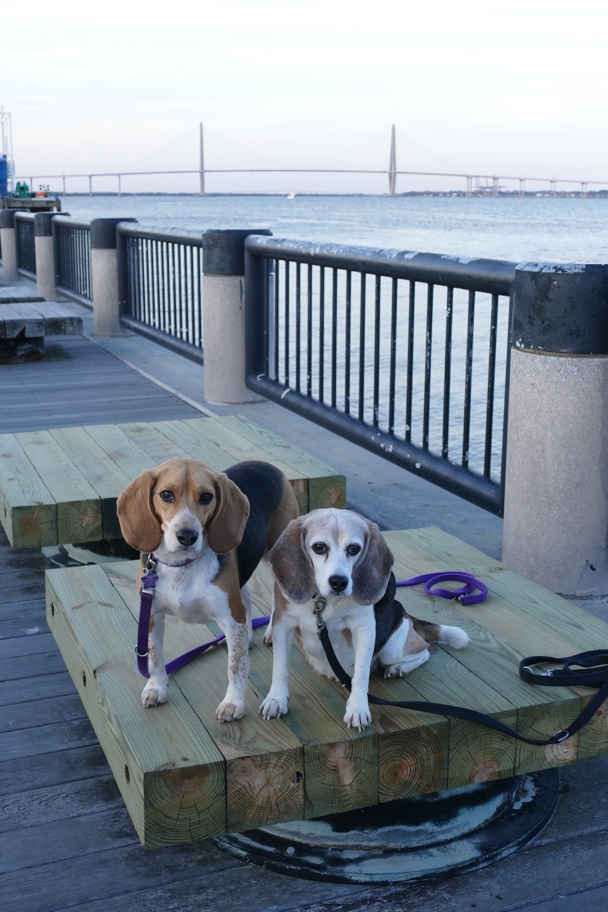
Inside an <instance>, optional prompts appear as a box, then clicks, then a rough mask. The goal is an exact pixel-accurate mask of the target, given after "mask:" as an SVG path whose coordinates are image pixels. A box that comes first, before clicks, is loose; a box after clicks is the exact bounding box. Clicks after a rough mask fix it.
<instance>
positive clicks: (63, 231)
mask: <svg viewBox="0 0 608 912" xmlns="http://www.w3.org/2000/svg"><path fill="white" fill-rule="evenodd" d="M52 225H53V240H54V249H55V287H56V289H57V291H59V292H61V294H63V295H64V296H65V297H66V298H70V299H72V300H74V301H77V302H78V303H79V304H83V305H84V306H85V307H92V306H93V289H92V281H91V223H90V222H84V221H78V220H77V219H73V218H71V217H70V216H68V215H56V216H54V218H53V221H52Z"/></svg>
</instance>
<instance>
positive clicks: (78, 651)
mask: <svg viewBox="0 0 608 912" xmlns="http://www.w3.org/2000/svg"><path fill="white" fill-rule="evenodd" d="M386 538H387V540H388V542H389V544H390V546H391V548H392V549H393V552H394V554H395V557H396V568H395V569H396V573H397V578H398V579H399V578H406V577H410V576H412V575H414V574H418V573H422V572H424V571H429V570H431V569H434V570H441V569H462V570H465V569H466V570H470V571H472V572H474V573H475V574H476V575H477V576H478V577H480V578H481V579H482V580H484V581H485V582H486V583H487V585H488V587H489V590H490V594H489V596H488V599H487V601H486V602H485V603H483V604H481V605H473V606H470V607H468V608H467V607H462V606H460V605H458V604H456V603H449V602H445V601H443V600H441V599H435V598H431V597H429V596H426V595H424V593H423V592H422V591H421V590H420V591H413V590H406V591H404V592H403V602H404V604H405V605H406V607H407V609H408V610H409V611H411V612H412V613H413V614H415V615H417V616H419V617H421V618H425V619H427V620H434V621H441V622H447V623H450V624H458V625H459V626H461V627H463V628H464V629H466V630H467V632H468V633H469V636H470V637H471V643H470V644H469V646H468V647H467V648H466V649H464V650H461V651H453V650H450V649H447V648H439V649H438V650H437V651H436V653H435V654H434V655H432V656H431V659H430V660H429V662H428V663H427V664H425V665H424V666H422V667H421V668H418V669H416V670H415V671H414V672H412V673H411V674H410V675H409V676H408V677H407V678H404V679H397V680H389V681H385V680H384V679H383V678H381V677H378V676H373V678H372V682H371V689H372V691H373V692H374V693H375V694H377V695H378V696H382V697H386V698H389V699H396V700H407V699H412V700H420V699H424V700H434V701H439V702H444V703H452V704H455V705H460V706H468V707H470V708H473V709H477V710H481V711H483V712H487V713H490V714H491V715H493V716H495V717H496V718H498V719H501V720H502V721H503V722H505V723H506V724H508V725H510V726H512V727H514V728H516V729H517V730H518V731H520V732H522V733H527V734H530V735H531V736H532V737H538V738H545V737H549V736H550V735H552V734H553V732H555V731H556V730H557V729H563V728H565V727H567V726H568V724H569V723H570V722H571V721H572V720H573V719H574V718H575V717H576V716H577V715H578V713H579V711H580V709H581V707H582V706H583V705H584V703H585V701H586V700H588V699H589V697H590V695H591V693H592V691H591V690H589V689H585V688H576V689H568V688H551V689H549V688H547V689H544V688H539V687H532V686H530V685H527V684H524V683H523V682H522V681H520V679H519V677H518V673H517V669H518V663H519V661H520V659H521V657H522V656H524V655H530V654H534V653H536V654H539V653H540V654H542V653H545V654H556V655H568V654H572V653H574V652H577V651H580V650H585V649H595V648H598V647H600V646H605V645H606V644H608V625H607V624H605V623H604V622H602V621H599V620H597V619H596V618H594V617H592V616H590V615H589V614H587V613H586V612H585V611H583V610H581V609H578V608H577V607H576V606H574V605H572V604H571V603H569V602H566V601H565V600H563V599H561V598H560V597H559V596H556V595H553V594H552V593H550V592H548V591H546V590H544V589H542V588H541V587H540V586H537V585H535V584H533V583H530V582H529V581H527V580H525V579H523V578H522V577H520V576H518V575H517V574H516V573H514V572H512V571H510V570H508V569H507V568H506V567H504V566H503V565H501V564H499V563H497V562H496V561H494V560H492V559H490V558H488V557H486V556H485V555H483V554H482V553H481V552H479V551H477V550H476V549H474V548H471V547H470V546H468V545H465V544H463V543H462V542H460V541H459V540H458V539H456V538H454V537H452V536H450V535H448V534H447V533H444V532H441V531H439V530H436V529H419V530H410V531H407V532H389V533H386ZM136 567H137V565H136V564H135V563H130V562H129V563H114V564H106V565H104V566H103V567H102V566H89V567H82V568H74V569H67V570H51V571H47V574H46V590H47V594H46V598H47V620H48V623H49V626H50V629H51V632H52V633H53V635H54V637H55V640H56V641H57V644H58V646H59V648H60V650H61V653H62V655H63V658H64V660H65V662H66V665H67V667H68V670H69V671H70V674H71V676H72V679H73V681H74V683H75V685H76V687H77V689H78V692H79V694H80V697H81V699H82V701H83V704H84V706H85V708H86V711H87V713H88V715H89V718H90V720H91V722H92V724H93V727H94V729H95V732H96V734H97V736H98V738H99V740H100V743H101V745H102V747H103V749H104V752H105V754H106V757H107V759H108V762H109V764H110V766H111V768H112V771H113V773H114V776H115V778H116V782H117V784H118V787H119V788H120V791H121V793H122V796H123V798H124V801H125V804H126V806H127V808H128V810H129V813H130V815H131V818H132V820H133V824H134V826H135V829H136V830H137V833H138V835H139V837H140V839H141V841H142V843H143V844H144V845H145V846H147V847H153V846H164V845H170V844H176V843H180V842H187V841H191V840H198V839H205V838H207V837H210V836H215V835H218V834H221V833H224V832H226V831H228V832H230V831H241V830H247V829H251V828H252V827H256V826H260V825H263V824H269V823H276V822H280V821H289V820H297V819H302V818H309V817H317V816H322V815H324V814H328V813H333V812H338V811H345V810H349V809H352V808H357V807H365V806H368V805H372V804H376V803H381V802H386V801H392V800H393V799H397V798H404V797H408V796H413V795H419V794H424V793H429V792H434V791H437V790H442V789H450V788H458V787H460V786H464V785H468V784H470V783H475V782H485V781H488V780H491V779H498V778H504V777H508V776H513V775H516V774H519V773H523V772H527V771H531V770H537V769H544V768H547V767H552V766H559V765H562V764H569V763H574V762H575V761H577V760H585V759H590V758H593V757H599V756H602V755H604V754H607V753H608V711H607V710H606V707H605V706H604V707H603V708H602V710H601V711H600V712H598V714H597V715H596V716H595V718H594V719H593V720H592V722H591V723H590V724H589V725H588V726H587V727H586V728H584V729H583V730H582V731H581V732H580V733H579V734H578V736H576V737H574V738H571V739H569V740H567V741H564V742H563V743H561V744H558V745H553V746H551V747H547V748H543V747H531V746H528V745H522V744H518V743H517V742H515V741H513V740H512V739H509V738H507V737H506V736H501V735H498V734H497V733H495V732H492V731H491V730H489V729H485V728H482V727H480V726H476V725H473V724H471V723H467V722H464V721H459V720H447V719H445V718H443V717H437V716H430V715H427V714H419V713H411V712H407V711H404V710H402V709H389V708H386V707H382V708H373V710H372V714H373V720H374V721H373V727H370V728H368V729H367V730H366V731H365V732H363V733H361V732H357V731H352V730H348V729H347V728H346V727H345V725H344V723H343V721H342V716H343V714H344V704H345V695H344V691H343V690H342V688H340V687H339V686H338V685H336V684H332V683H331V682H329V681H327V680H325V679H324V678H322V677H320V676H318V675H316V674H314V673H313V672H312V671H311V670H310V669H309V667H308V665H307V663H306V661H305V659H304V657H303V656H302V655H301V654H300V653H299V652H298V651H297V650H296V649H294V650H293V651H292V656H291V661H290V668H291V680H290V692H291V700H290V710H289V713H288V714H287V715H286V716H285V717H283V718H282V719H280V720H272V721H270V722H264V721H263V720H262V719H261V718H260V717H259V715H258V714H257V709H258V706H259V703H260V702H261V700H262V698H263V697H264V696H265V694H266V693H267V691H268V688H269V686H270V680H271V672H272V656H271V651H270V650H269V649H267V648H266V647H264V645H263V643H262V636H263V630H258V631H256V633H255V636H254V644H253V646H252V649H251V674H250V689H249V696H248V702H247V715H246V716H245V718H244V719H242V720H240V721H239V722H235V723H229V724H224V725H220V724H219V723H217V722H216V720H215V714H214V711H215V708H216V706H217V704H218V703H219V702H220V700H221V699H222V697H223V695H224V691H225V688H226V653H225V650H224V648H223V647H222V646H220V647H218V648H217V649H215V650H213V651H212V652H210V653H207V654H206V655H205V656H204V657H201V658H200V659H198V660H197V661H195V662H194V663H192V664H191V665H189V666H187V667H186V668H184V669H182V670H181V671H180V672H178V673H177V674H176V675H175V677H174V678H173V679H172V680H171V682H170V685H169V701H168V702H167V704H165V705H164V706H162V707H158V708H156V709H154V710H144V709H143V708H142V706H141V702H140V693H141V690H142V686H143V683H144V681H143V678H141V677H140V676H139V674H138V672H137V670H136V667H135V660H134V655H133V649H134V644H135V639H136V617H137V613H138V597H137V593H136V589H135V574H136ZM252 590H253V594H254V605H255V613H258V614H265V613H268V609H269V595H270V577H269V574H268V571H267V570H266V569H265V568H260V570H258V572H257V573H256V576H255V577H254V580H253V585H252ZM213 635H215V631H212V630H210V629H207V628H205V627H202V626H196V627H194V626H188V625H185V624H181V623H179V622H175V623H168V624H167V632H166V656H167V659H168V660H169V659H170V658H172V657H174V656H175V655H178V654H180V653H182V652H184V651H185V650H186V649H189V648H191V647H192V646H194V645H196V644H198V643H200V642H204V641H205V640H207V639H209V638H211V637H212V636H213Z"/></svg>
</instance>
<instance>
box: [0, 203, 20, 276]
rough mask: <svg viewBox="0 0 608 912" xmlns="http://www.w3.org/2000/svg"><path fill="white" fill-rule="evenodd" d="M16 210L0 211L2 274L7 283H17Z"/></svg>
mask: <svg viewBox="0 0 608 912" xmlns="http://www.w3.org/2000/svg"><path fill="white" fill-rule="evenodd" d="M15 212H16V210H15V209H2V210H1V211H0V244H1V245H2V273H3V277H4V281H5V282H16V281H17V279H18V278H19V276H18V274H17V241H16V239H15Z"/></svg>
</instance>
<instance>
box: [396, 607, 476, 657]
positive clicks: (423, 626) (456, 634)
mask: <svg viewBox="0 0 608 912" xmlns="http://www.w3.org/2000/svg"><path fill="white" fill-rule="evenodd" d="M410 617H412V616H411V615H410ZM412 623H413V625H414V630H415V631H416V633H417V634H418V636H421V637H422V639H423V640H426V642H427V643H442V644H443V645H444V646H451V647H452V649H462V648H463V646H466V645H467V643H468V642H469V635H468V634H467V633H465V631H464V630H462V629H461V628H460V627H446V625H445V624H431V623H430V622H429V621H421V620H420V619H419V618H415V617H412Z"/></svg>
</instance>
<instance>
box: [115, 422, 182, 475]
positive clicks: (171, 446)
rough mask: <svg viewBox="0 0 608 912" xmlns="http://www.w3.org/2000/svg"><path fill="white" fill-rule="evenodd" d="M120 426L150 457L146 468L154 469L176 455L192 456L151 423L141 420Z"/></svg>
mask: <svg viewBox="0 0 608 912" xmlns="http://www.w3.org/2000/svg"><path fill="white" fill-rule="evenodd" d="M119 427H120V430H121V431H122V432H123V434H124V435H125V436H126V437H127V438H128V439H129V440H130V441H132V442H133V443H135V444H137V446H138V447H139V448H140V449H141V450H143V451H144V453H145V454H146V456H147V457H148V461H147V463H146V465H144V466H142V468H144V469H152V468H154V467H155V466H157V465H160V463H161V462H165V461H166V460H167V459H175V458H176V457H182V458H185V459H190V458H191V457H190V454H189V453H188V452H187V451H186V450H184V449H183V447H180V446H178V444H176V443H174V442H173V441H172V440H170V438H169V437H166V436H165V435H164V434H161V433H159V432H158V431H157V430H156V429H155V428H153V427H152V425H151V424H149V423H146V422H143V421H140V422H137V423H136V424H121V425H119ZM140 471H141V470H140Z"/></svg>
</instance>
